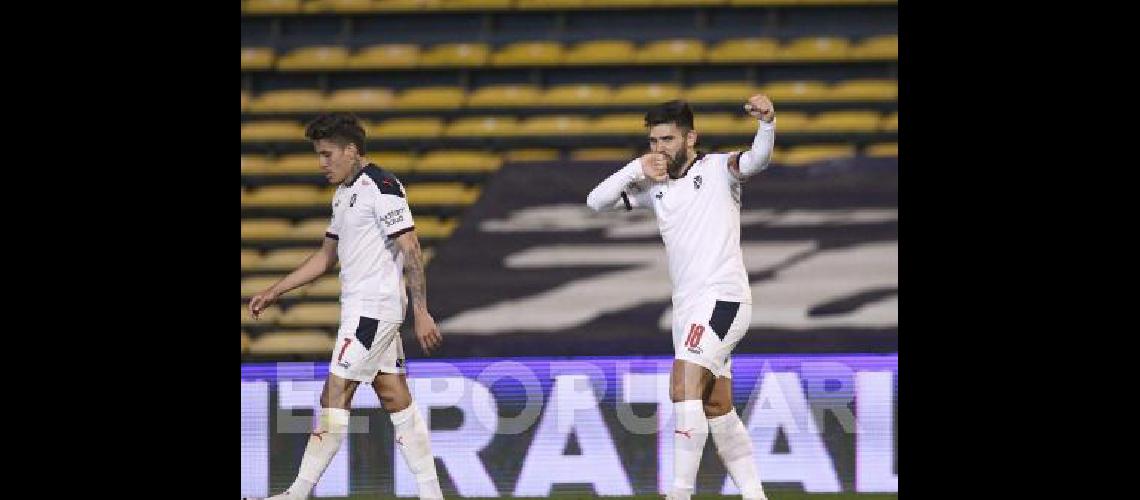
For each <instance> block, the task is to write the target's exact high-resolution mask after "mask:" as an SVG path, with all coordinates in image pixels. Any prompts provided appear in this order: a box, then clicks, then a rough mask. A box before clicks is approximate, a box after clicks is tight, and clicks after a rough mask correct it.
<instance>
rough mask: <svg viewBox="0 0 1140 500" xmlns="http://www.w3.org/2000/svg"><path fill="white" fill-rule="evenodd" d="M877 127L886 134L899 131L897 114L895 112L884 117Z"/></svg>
mask: <svg viewBox="0 0 1140 500" xmlns="http://www.w3.org/2000/svg"><path fill="white" fill-rule="evenodd" d="M879 127H880V128H881V129H882V130H884V131H887V132H897V131H898V129H899V112H898V111H895V112H894V113H891V114H888V115H886V116H884V117H883V121H882V122H881V123H880V124H879Z"/></svg>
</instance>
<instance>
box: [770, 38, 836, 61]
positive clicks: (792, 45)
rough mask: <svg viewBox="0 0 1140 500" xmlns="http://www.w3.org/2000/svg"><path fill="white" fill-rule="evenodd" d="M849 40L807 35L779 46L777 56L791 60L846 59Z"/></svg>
mask: <svg viewBox="0 0 1140 500" xmlns="http://www.w3.org/2000/svg"><path fill="white" fill-rule="evenodd" d="M849 48H850V42H848V41H847V39H846V38H839V37H823V36H821V37H807V38H798V39H795V40H792V41H790V42H788V43H787V44H785V45H784V46H783V47H781V48H780V52H779V58H780V59H782V60H792V61H841V60H844V59H847V51H848V49H849Z"/></svg>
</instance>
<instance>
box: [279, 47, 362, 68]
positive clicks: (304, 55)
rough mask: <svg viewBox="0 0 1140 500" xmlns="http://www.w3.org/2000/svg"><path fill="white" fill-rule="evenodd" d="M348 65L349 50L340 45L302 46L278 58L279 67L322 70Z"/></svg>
mask: <svg viewBox="0 0 1140 500" xmlns="http://www.w3.org/2000/svg"><path fill="white" fill-rule="evenodd" d="M347 65H348V50H347V49H345V48H344V47H338V46H321V47H302V48H299V49H295V50H293V51H292V52H289V53H287V54H285V55H283V56H281V58H279V59H278V60H277V69H279V70H283V71H289V70H320V69H326V70H327V69H342V68H345V67H346V66H347Z"/></svg>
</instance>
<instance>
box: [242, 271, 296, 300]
mask: <svg viewBox="0 0 1140 500" xmlns="http://www.w3.org/2000/svg"><path fill="white" fill-rule="evenodd" d="M280 279H281V276H257V277H253V278H243V279H242V280H241V298H242V299H249V298H250V297H253V296H254V295H257V294H259V293H261V292H263V291H265V289H266V288H269V287H271V286H273V284H274V283H277V281H279V280H280ZM286 296H289V297H294V296H299V295H297V293H296V291H295V290H294V291H290V292H289V293H287V294H286Z"/></svg>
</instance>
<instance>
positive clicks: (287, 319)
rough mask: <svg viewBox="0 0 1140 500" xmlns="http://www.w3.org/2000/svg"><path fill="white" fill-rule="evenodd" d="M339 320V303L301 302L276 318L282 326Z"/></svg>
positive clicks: (317, 323)
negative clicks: (279, 317)
mask: <svg viewBox="0 0 1140 500" xmlns="http://www.w3.org/2000/svg"><path fill="white" fill-rule="evenodd" d="M338 322H340V304H335V303H334V304H327V303H301V304H297V305H294V306H293V307H290V308H289V309H288V310H286V311H285V314H282V315H281V319H279V320H277V324H279V325H282V326H325V325H335V324H337V323H338Z"/></svg>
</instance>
